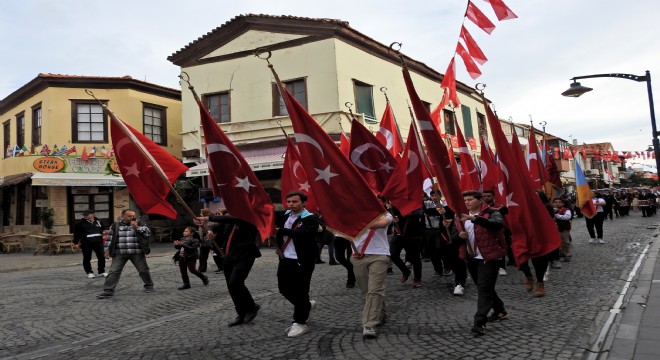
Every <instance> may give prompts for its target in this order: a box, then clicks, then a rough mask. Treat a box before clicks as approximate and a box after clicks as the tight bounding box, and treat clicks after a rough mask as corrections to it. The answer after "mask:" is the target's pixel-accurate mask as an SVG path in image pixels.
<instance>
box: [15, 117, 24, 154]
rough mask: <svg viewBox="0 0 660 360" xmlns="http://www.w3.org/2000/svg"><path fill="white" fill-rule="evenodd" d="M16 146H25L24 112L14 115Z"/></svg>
mask: <svg viewBox="0 0 660 360" xmlns="http://www.w3.org/2000/svg"><path fill="white" fill-rule="evenodd" d="M16 145H18V147H19V148H23V146H25V110H23V111H21V112H19V113H18V114H16Z"/></svg>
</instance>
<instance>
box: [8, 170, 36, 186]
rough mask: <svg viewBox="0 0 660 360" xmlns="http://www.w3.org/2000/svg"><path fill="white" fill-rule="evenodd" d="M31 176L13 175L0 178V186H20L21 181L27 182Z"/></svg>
mask: <svg viewBox="0 0 660 360" xmlns="http://www.w3.org/2000/svg"><path fill="white" fill-rule="evenodd" d="M31 176H32V173H23V174H15V175H7V176H0V186H9V185H16V184H20V183H22V182H23V181H26V180H28V179H29V178H30V177H31Z"/></svg>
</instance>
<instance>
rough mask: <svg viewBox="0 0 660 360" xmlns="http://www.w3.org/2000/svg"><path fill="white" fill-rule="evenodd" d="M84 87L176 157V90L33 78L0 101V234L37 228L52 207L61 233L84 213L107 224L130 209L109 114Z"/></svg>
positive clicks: (123, 81)
mask: <svg viewBox="0 0 660 360" xmlns="http://www.w3.org/2000/svg"><path fill="white" fill-rule="evenodd" d="M85 90H91V91H92V92H93V93H94V95H95V96H96V97H97V98H98V99H99V100H100V101H102V102H103V103H105V104H106V105H108V106H109V107H110V109H112V110H113V112H114V113H115V114H116V115H117V116H118V117H119V118H121V119H122V120H123V121H124V122H126V123H127V124H129V125H130V126H132V127H133V128H135V129H137V130H139V131H141V132H142V133H144V134H145V135H146V136H147V137H148V138H150V139H151V140H153V141H154V142H156V143H158V144H160V145H161V146H162V147H163V148H164V149H166V150H167V151H168V152H169V153H170V154H172V155H174V156H175V157H177V158H178V157H180V156H181V136H180V135H179V132H180V130H181V92H180V91H179V90H177V89H171V88H167V87H163V86H159V85H155V84H151V83H148V82H144V81H140V80H136V79H133V78H131V77H130V76H124V77H100V76H68V75H56V74H39V75H38V76H37V77H36V78H34V79H33V80H32V81H30V82H29V83H27V84H25V85H23V86H22V87H21V88H19V89H17V90H16V91H14V92H13V93H11V94H10V95H9V96H7V97H6V98H4V99H2V100H1V101H0V122H1V123H2V138H3V150H5V153H4V156H3V159H2V160H0V174H1V177H0V187H1V191H0V202H2V214H0V230H5V231H9V230H12V231H19V230H30V231H33V232H39V231H40V230H41V225H40V219H39V210H40V209H41V208H52V209H53V210H54V213H55V216H54V222H55V230H56V231H58V232H69V231H71V226H72V225H73V224H74V223H75V221H76V220H78V219H80V218H81V217H82V211H83V210H85V209H87V208H92V209H95V210H96V216H97V217H98V218H100V219H101V220H103V221H106V222H110V221H112V220H113V219H115V218H117V217H118V216H119V214H120V213H121V211H122V209H124V208H127V207H129V206H130V207H133V206H134V204H132V201H131V199H130V196H129V193H128V189H127V188H126V185H125V183H124V182H123V180H122V177H121V174H120V173H119V169H118V167H117V162H116V160H115V158H114V156H113V149H112V143H111V134H110V133H109V129H110V126H109V117H108V116H107V115H106V114H105V113H104V112H103V108H102V107H101V106H100V105H99V103H98V102H97V101H96V100H94V99H93V98H92V97H90V96H89V95H88V94H87V93H86V92H85Z"/></svg>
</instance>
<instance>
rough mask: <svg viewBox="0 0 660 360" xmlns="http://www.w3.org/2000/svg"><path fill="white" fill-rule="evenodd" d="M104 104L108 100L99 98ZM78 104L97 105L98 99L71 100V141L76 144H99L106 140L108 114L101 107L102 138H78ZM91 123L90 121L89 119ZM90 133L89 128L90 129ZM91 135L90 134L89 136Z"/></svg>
mask: <svg viewBox="0 0 660 360" xmlns="http://www.w3.org/2000/svg"><path fill="white" fill-rule="evenodd" d="M99 101H100V102H101V103H103V104H104V105H107V104H108V100H99ZM78 105H97V106H100V105H99V104H98V101H95V100H78V99H72V100H71V142H72V143H78V144H99V143H107V142H108V115H107V114H106V113H105V111H103V107H101V114H102V116H103V139H101V140H92V139H90V140H80V138H79V137H78ZM90 124H91V121H90ZM90 133H91V129H90ZM90 137H91V136H90Z"/></svg>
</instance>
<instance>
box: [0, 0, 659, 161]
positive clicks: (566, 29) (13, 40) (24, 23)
mask: <svg viewBox="0 0 660 360" xmlns="http://www.w3.org/2000/svg"><path fill="white" fill-rule="evenodd" d="M473 1H474V3H475V4H476V5H477V6H478V7H479V8H480V9H481V10H482V11H483V12H484V13H485V14H486V15H487V16H488V17H489V18H491V20H492V21H493V22H494V23H495V25H496V26H497V28H496V29H495V31H493V33H492V34H491V35H488V34H486V33H484V32H483V31H481V30H479V29H478V28H477V27H476V26H474V25H473V24H472V23H467V25H466V27H468V29H469V31H470V33H471V34H472V35H473V37H474V38H475V39H476V41H477V42H478V44H479V45H480V47H481V48H482V50H483V51H484V53H485V54H486V56H487V57H488V59H489V61H488V62H487V63H486V64H484V65H483V66H482V67H481V69H482V72H483V75H482V76H481V77H480V78H478V79H477V80H476V81H473V80H472V79H471V78H470V77H469V76H468V75H467V72H466V71H465V69H464V67H463V65H462V62H461V61H460V60H459V59H458V58H457V70H458V74H457V78H458V80H459V81H462V82H464V83H466V84H468V85H470V86H474V85H475V83H477V82H482V83H486V84H487V88H486V96H487V97H488V98H489V99H490V100H492V102H493V103H494V104H495V108H496V110H497V112H498V115H499V116H500V117H502V118H505V119H507V118H509V117H511V118H512V119H513V120H514V121H515V122H523V123H528V121H529V116H530V115H531V116H532V118H533V120H534V123H535V125H538V123H539V122H541V121H546V122H547V128H546V129H547V131H548V132H550V133H553V134H555V135H557V136H560V137H562V138H564V139H566V140H568V141H571V140H572V139H578V141H579V142H580V143H583V142H586V143H592V142H606V141H609V142H612V143H613V145H614V148H615V150H619V151H621V150H623V151H626V150H633V151H641V150H646V148H647V146H648V145H650V144H651V137H652V135H651V121H650V115H649V104H648V97H647V91H646V83H637V82H634V81H630V80H625V79H616V78H601V79H588V80H583V81H581V83H582V85H585V86H589V87H592V88H594V90H593V91H592V92H590V93H588V94H586V95H584V96H582V97H580V98H577V99H574V98H566V97H562V96H561V95H560V94H561V92H562V91H564V90H566V89H567V88H568V86H569V84H570V81H569V79H570V78H571V77H573V76H579V75H590V74H600V73H610V72H619V73H630V74H635V75H643V74H644V71H645V70H650V71H651V74H653V75H655V76H656V79H657V80H656V84H657V83H660V71H659V70H660V46H659V45H658V39H660V26H657V25H653V24H657V16H658V14H660V1H656V0H629V1H625V2H623V1H614V0H504V1H505V3H506V4H507V5H508V6H509V7H510V8H511V9H512V10H513V11H514V12H515V13H516V14H517V15H518V19H514V20H507V21H503V22H498V21H497V19H496V18H495V16H494V14H493V11H492V9H491V8H490V6H489V5H488V4H487V3H486V2H485V1H484V0H473ZM466 4H467V0H451V1H450V0H444V1H441V0H427V1H401V0H378V1H376V0H363V1H355V0H351V1H345V0H333V1H324V2H320V1H318V2H317V1H310V0H277V1H267V0H263V1H256V0H249V1H244V0H241V1H221V0H215V1H211V0H188V1H181V0H176V1H175V0H141V1H138V0H112V1H96V0H57V1H52V0H1V1H0V44H2V49H3V54H2V56H1V57H0V99H2V98H4V97H6V96H7V95H9V94H10V93H12V92H13V91H15V90H16V89H18V88H19V87H20V86H22V85H24V84H25V83H27V82H28V81H30V80H32V79H33V78H35V77H36V76H37V74H39V73H59V74H68V75H94V76H123V75H130V76H132V77H134V78H137V79H140V80H146V81H149V82H153V83H156V84H160V85H164V86H169V87H174V88H179V84H178V78H177V76H178V74H179V68H178V67H176V66H175V65H173V64H172V63H170V62H169V61H167V57H168V56H169V55H171V54H172V53H174V52H175V51H177V50H179V49H180V48H182V47H184V46H185V45H186V44H188V43H189V42H191V41H193V40H195V39H197V38H198V37H200V36H202V35H204V34H206V33H207V32H209V31H211V30H212V29H214V28H216V27H218V26H220V25H222V24H223V23H225V22H226V21H228V20H230V19H231V18H233V17H234V16H236V15H239V14H247V13H256V14H260V13H262V14H270V15H295V16H305V17H325V18H335V19H341V20H344V21H348V22H349V23H350V25H351V27H353V28H355V29H356V30H358V31H360V32H362V33H364V34H366V35H368V36H370V37H372V38H374V39H376V40H378V41H380V42H382V43H384V44H389V43H391V42H394V41H399V42H402V43H403V49H402V51H403V52H404V53H405V54H406V55H408V56H410V57H412V58H414V59H416V60H419V61H422V62H424V63H426V64H427V65H429V66H431V67H432V68H434V69H436V70H438V71H439V72H444V71H445V69H446V67H447V64H448V62H449V60H450V57H451V56H452V55H453V51H454V48H455V46H456V41H457V39H458V33H459V31H460V27H461V23H462V21H463V19H464V13H465V7H466ZM654 90H656V92H658V93H659V94H660V88H658V87H657V86H656V87H655V89H654ZM659 99H660V98H659ZM658 101H660V100H658ZM377 111H382V109H380V110H378V109H377Z"/></svg>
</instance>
